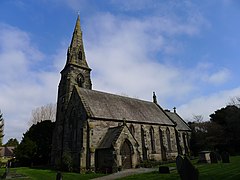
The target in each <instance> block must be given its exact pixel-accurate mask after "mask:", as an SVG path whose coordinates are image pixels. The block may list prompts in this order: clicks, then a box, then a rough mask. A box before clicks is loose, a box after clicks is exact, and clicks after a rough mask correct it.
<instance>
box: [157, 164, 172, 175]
mask: <svg viewBox="0 0 240 180" xmlns="http://www.w3.org/2000/svg"><path fill="white" fill-rule="evenodd" d="M159 173H160V174H170V170H169V167H168V166H159Z"/></svg>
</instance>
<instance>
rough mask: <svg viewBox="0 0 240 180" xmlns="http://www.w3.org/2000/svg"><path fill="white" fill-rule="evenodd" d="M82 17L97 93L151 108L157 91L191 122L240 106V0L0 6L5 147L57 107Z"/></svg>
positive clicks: (9, 1)
mask: <svg viewBox="0 0 240 180" xmlns="http://www.w3.org/2000/svg"><path fill="white" fill-rule="evenodd" d="M78 12H80V18H81V26H82V31H83V40H84V45H85V52H86V57H87V61H88V64H89V66H90V67H91V68H92V74H91V78H92V83H93V89H96V90H100V91H106V92H110V93H115V94H120V95H128V96H130V97H135V98H139V99H144V100H148V101H152V92H153V91H155V92H156V95H157V98H158V103H159V104H160V105H161V106H162V107H163V109H172V108H173V107H174V106H176V107H177V112H178V113H179V114H180V115H181V116H182V117H183V118H184V119H186V120H188V121H189V120H192V118H193V115H203V116H204V119H205V120H208V119H209V114H212V113H213V112H214V111H215V110H217V109H219V108H221V107H224V106H225V105H226V104H227V103H228V102H229V100H230V98H232V97H235V96H240V84H239V81H240V80H239V77H240V71H239V63H240V61H239V58H240V51H239V47H240V33H239V32H240V24H239V19H240V1H238V0H211V1H210V0H201V1H199V0H108V1H107V0H101V1H98V0H38V1H36V0H1V1H0V73H1V75H0V77H1V78H0V109H1V111H2V113H3V116H4V119H5V130H4V133H5V137H4V141H5V142H6V141H7V140H8V139H9V138H17V139H18V140H21V137H22V134H23V133H24V132H25V131H26V130H27V129H28V128H29V127H28V121H29V119H30V118H31V112H32V110H33V109H35V108H37V107H39V106H42V105H45V104H48V103H55V102H56V96H57V86H58V83H59V79H60V71H61V69H62V68H63V66H64V63H65V61H66V52H67V48H68V46H69V44H70V41H71V37H72V32H73V28H74V26H75V22H76V18H77V14H78Z"/></svg>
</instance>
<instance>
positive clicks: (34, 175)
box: [0, 167, 103, 180]
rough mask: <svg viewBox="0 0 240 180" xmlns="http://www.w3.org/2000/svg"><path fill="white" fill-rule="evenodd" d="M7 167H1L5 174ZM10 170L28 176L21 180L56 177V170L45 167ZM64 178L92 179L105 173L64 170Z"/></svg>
mask: <svg viewBox="0 0 240 180" xmlns="http://www.w3.org/2000/svg"><path fill="white" fill-rule="evenodd" d="M4 171H5V169H1V171H0V173H1V174H3V173H4ZM10 172H12V173H14V172H15V173H17V174H21V175H25V176H26V178H22V177H21V178H19V179H21V180H29V179H31V180H43V179H44V180H53V179H56V171H52V170H45V169H31V168H27V167H20V168H11V169H10ZM62 175H63V179H64V180H74V179H81V180H85V179H92V178H95V177H100V176H103V174H95V173H91V174H79V173H68V172H63V173H62Z"/></svg>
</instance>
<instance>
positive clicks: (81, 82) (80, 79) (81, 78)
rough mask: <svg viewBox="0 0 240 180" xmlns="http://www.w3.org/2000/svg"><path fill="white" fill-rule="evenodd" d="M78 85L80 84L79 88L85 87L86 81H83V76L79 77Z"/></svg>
mask: <svg viewBox="0 0 240 180" xmlns="http://www.w3.org/2000/svg"><path fill="white" fill-rule="evenodd" d="M76 80H77V84H78V86H79V87H83V83H84V79H83V76H82V74H79V75H78V76H77V79H76Z"/></svg>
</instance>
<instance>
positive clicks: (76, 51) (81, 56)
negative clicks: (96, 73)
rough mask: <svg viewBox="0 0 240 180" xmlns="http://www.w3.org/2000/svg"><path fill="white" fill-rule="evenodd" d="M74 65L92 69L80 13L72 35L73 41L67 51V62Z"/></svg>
mask: <svg viewBox="0 0 240 180" xmlns="http://www.w3.org/2000/svg"><path fill="white" fill-rule="evenodd" d="M68 64H72V65H77V66H80V67H82V68H86V69H90V68H89V67H88V64H87V61H86V57H85V52H84V47H83V38H82V30H81V25H80V16H79V15H78V17H77V21H76V25H75V28H74V31H73V35H72V41H71V44H70V46H69V48H68V52H67V63H66V65H68Z"/></svg>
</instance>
